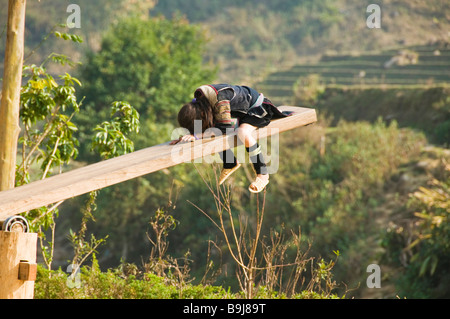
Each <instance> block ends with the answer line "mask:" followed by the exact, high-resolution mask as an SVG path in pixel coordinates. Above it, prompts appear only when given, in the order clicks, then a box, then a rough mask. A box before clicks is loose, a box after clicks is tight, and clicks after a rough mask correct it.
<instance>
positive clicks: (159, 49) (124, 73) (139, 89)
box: [80, 17, 215, 122]
mask: <svg viewBox="0 0 450 319" xmlns="http://www.w3.org/2000/svg"><path fill="white" fill-rule="evenodd" d="M204 45H205V35H204V34H203V32H201V30H200V28H199V27H197V26H193V25H189V24H188V23H187V22H186V21H185V20H183V19H175V20H166V19H162V18H155V19H141V18H134V17H133V18H125V19H123V20H120V21H119V22H118V23H116V24H115V25H113V26H112V27H111V29H110V30H108V31H107V32H106V33H105V35H104V37H103V39H102V44H101V50H100V51H99V52H97V53H91V54H89V55H88V57H87V61H86V63H85V64H84V66H83V67H82V69H81V74H80V78H81V79H83V82H84V83H85V87H84V89H83V90H82V92H81V93H82V94H83V95H86V101H85V103H86V105H87V106H88V107H89V108H92V109H93V110H95V111H96V112H98V111H101V110H102V109H104V108H105V106H106V105H109V104H110V103H111V102H112V101H115V100H124V101H127V102H129V103H130V104H131V105H133V106H134V107H135V108H136V109H137V110H138V111H139V113H140V114H141V115H142V116H143V117H144V116H145V117H148V118H149V119H151V120H152V121H158V122H164V121H167V120H169V119H170V120H173V119H174V114H176V112H177V111H178V109H179V108H180V105H181V104H182V103H185V102H186V101H187V99H189V97H191V96H192V91H193V89H194V88H195V87H196V86H198V85H200V84H202V83H204V82H206V81H209V80H211V79H212V78H213V75H214V73H215V71H214V68H211V67H209V66H206V67H205V66H204V65H203V58H202V54H203V50H204Z"/></svg>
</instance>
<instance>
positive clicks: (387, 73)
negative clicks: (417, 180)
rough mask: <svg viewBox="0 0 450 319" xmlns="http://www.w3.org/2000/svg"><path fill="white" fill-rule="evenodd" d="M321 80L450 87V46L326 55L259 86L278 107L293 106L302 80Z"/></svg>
mask: <svg viewBox="0 0 450 319" xmlns="http://www.w3.org/2000/svg"><path fill="white" fill-rule="evenodd" d="M310 74H317V75H319V76H320V81H321V82H322V83H323V84H325V85H327V86H355V85H357V86H363V87H365V86H367V87H373V86H375V87H378V86H424V85H425V86H426V85H442V84H448V83H450V46H449V45H448V44H447V46H440V47H439V46H410V47H404V48H401V49H392V50H387V51H383V52H378V53H374V52H369V53H364V54H359V55H324V56H323V57H322V58H321V60H320V61H319V62H318V63H316V64H302V65H295V66H293V67H292V68H290V69H289V70H284V71H280V72H275V73H272V74H270V75H269V76H268V77H267V78H266V80H264V81H263V82H261V83H259V84H257V85H256V88H257V89H258V90H260V91H261V92H264V93H265V94H266V95H267V96H268V97H270V98H271V99H272V100H273V101H274V102H275V103H276V104H289V103H292V96H293V88H294V86H295V84H296V82H297V81H298V79H299V78H301V77H307V76H308V75H310Z"/></svg>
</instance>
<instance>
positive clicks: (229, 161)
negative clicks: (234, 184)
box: [220, 149, 237, 169]
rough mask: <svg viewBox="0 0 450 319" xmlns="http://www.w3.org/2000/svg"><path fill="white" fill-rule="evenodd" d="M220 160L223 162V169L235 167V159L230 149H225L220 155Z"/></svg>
mask: <svg viewBox="0 0 450 319" xmlns="http://www.w3.org/2000/svg"><path fill="white" fill-rule="evenodd" d="M220 158H221V159H222V162H223V168H225V169H230V168H233V167H235V166H236V165H237V160H236V157H235V156H234V153H233V151H232V150H231V149H227V150H226V151H223V152H221V153H220Z"/></svg>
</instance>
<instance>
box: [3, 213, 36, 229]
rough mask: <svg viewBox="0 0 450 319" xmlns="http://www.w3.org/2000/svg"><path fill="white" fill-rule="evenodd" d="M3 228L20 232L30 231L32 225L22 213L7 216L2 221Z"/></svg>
mask: <svg viewBox="0 0 450 319" xmlns="http://www.w3.org/2000/svg"><path fill="white" fill-rule="evenodd" d="M0 224H1V230H3V231H14V232H20V233H28V232H29V231H30V225H29V224H28V220H27V219H26V218H25V217H23V216H20V215H14V216H10V217H8V218H6V219H5V220H4V221H0Z"/></svg>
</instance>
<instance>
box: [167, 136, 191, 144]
mask: <svg viewBox="0 0 450 319" xmlns="http://www.w3.org/2000/svg"><path fill="white" fill-rule="evenodd" d="M193 141H195V137H194V136H193V135H184V136H181V137H180V138H179V139H178V140H173V141H172V142H170V145H174V144H177V143H180V142H181V143H187V142H193Z"/></svg>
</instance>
